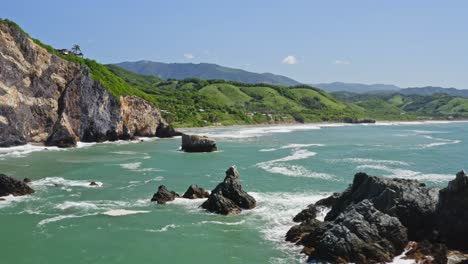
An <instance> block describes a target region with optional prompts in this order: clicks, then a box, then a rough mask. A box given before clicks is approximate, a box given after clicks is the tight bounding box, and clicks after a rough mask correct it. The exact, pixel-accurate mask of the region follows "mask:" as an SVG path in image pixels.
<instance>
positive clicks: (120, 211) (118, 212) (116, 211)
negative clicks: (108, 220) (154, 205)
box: [102, 209, 150, 216]
mask: <svg viewBox="0 0 468 264" xmlns="http://www.w3.org/2000/svg"><path fill="white" fill-rule="evenodd" d="M149 212H150V211H142V210H126V209H114V210H109V211H106V212H104V213H102V214H103V215H108V216H124V215H132V214H144V213H149Z"/></svg>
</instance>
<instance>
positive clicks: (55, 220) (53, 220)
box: [37, 213, 97, 226]
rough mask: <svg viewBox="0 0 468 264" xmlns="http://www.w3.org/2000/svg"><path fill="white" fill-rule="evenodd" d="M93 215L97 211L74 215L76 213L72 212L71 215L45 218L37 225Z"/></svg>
mask: <svg viewBox="0 0 468 264" xmlns="http://www.w3.org/2000/svg"><path fill="white" fill-rule="evenodd" d="M92 215H97V213H92V214H84V215H74V214H71V215H58V216H54V217H50V218H46V219H43V220H41V221H40V222H39V223H38V224H37V225H38V226H43V225H46V224H49V223H53V222H57V221H61V220H64V219H70V218H81V217H86V216H92Z"/></svg>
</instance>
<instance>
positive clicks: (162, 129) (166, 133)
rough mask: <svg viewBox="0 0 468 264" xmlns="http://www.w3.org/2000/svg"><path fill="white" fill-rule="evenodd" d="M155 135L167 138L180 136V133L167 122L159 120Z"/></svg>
mask: <svg viewBox="0 0 468 264" xmlns="http://www.w3.org/2000/svg"><path fill="white" fill-rule="evenodd" d="M156 136H157V137H159V138H168V137H176V136H182V133H181V132H178V131H176V130H175V129H174V128H173V127H172V126H171V125H169V124H167V123H166V122H161V123H159V125H158V127H157V128H156Z"/></svg>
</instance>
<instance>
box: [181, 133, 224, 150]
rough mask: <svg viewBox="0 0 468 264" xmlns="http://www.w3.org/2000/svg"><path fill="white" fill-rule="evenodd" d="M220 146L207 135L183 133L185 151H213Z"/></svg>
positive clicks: (183, 148)
mask: <svg viewBox="0 0 468 264" xmlns="http://www.w3.org/2000/svg"><path fill="white" fill-rule="evenodd" d="M217 149H218V148H217V146H216V141H214V140H213V139H210V138H208V137H205V136H197V135H187V134H183V135H182V150H183V151H185V152H213V151H216V150H217Z"/></svg>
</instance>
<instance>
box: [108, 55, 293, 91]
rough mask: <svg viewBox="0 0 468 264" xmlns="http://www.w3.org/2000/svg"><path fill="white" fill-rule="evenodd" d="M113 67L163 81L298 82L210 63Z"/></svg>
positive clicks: (134, 64) (284, 83) (141, 63)
mask: <svg viewBox="0 0 468 264" xmlns="http://www.w3.org/2000/svg"><path fill="white" fill-rule="evenodd" d="M115 65H117V66H119V67H121V68H124V69H126V70H129V71H132V72H134V73H138V74H143V75H152V76H156V77H159V78H161V79H164V80H167V79H176V80H183V79H187V78H199V79H203V80H227V81H235V82H243V83H250V84H255V83H268V84H279V85H285V86H292V85H298V84H299V82H297V81H295V80H293V79H291V78H288V77H286V76H282V75H277V74H272V73H255V72H248V71H245V70H241V69H234V68H229V67H224V66H220V65H217V64H212V63H198V64H195V63H161V62H153V61H147V60H142V61H135V62H121V63H117V64H115Z"/></svg>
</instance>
